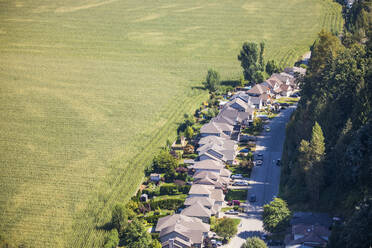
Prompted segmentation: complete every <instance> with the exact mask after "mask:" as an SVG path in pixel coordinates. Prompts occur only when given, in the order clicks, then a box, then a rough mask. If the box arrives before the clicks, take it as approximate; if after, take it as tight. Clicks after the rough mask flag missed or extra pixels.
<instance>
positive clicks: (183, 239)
mask: <svg viewBox="0 0 372 248" xmlns="http://www.w3.org/2000/svg"><path fill="white" fill-rule="evenodd" d="M209 230H210V227H209V225H207V224H205V223H203V222H202V221H201V220H200V219H199V218H195V217H188V216H185V215H182V214H174V215H169V216H166V217H163V218H160V219H159V220H158V223H157V225H156V228H155V231H156V232H159V238H160V242H161V243H162V247H164V248H175V247H177V248H186V247H187V248H191V247H202V244H203V240H204V238H205V237H206V236H207V235H208V232H209Z"/></svg>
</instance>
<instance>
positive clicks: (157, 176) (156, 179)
mask: <svg viewBox="0 0 372 248" xmlns="http://www.w3.org/2000/svg"><path fill="white" fill-rule="evenodd" d="M160 179H161V176H160V174H158V173H151V174H150V180H151V181H153V182H159V181H160Z"/></svg>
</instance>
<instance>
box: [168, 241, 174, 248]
mask: <svg viewBox="0 0 372 248" xmlns="http://www.w3.org/2000/svg"><path fill="white" fill-rule="evenodd" d="M168 243H169V248H174V239H170V240H169V242H168Z"/></svg>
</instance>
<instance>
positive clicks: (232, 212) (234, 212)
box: [225, 209, 239, 215]
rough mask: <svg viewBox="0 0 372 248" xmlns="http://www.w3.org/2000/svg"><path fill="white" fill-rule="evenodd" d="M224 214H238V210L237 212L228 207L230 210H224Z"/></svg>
mask: <svg viewBox="0 0 372 248" xmlns="http://www.w3.org/2000/svg"><path fill="white" fill-rule="evenodd" d="M225 214H232V215H238V214H239V212H238V211H235V210H232V209H230V210H228V211H226V212H225Z"/></svg>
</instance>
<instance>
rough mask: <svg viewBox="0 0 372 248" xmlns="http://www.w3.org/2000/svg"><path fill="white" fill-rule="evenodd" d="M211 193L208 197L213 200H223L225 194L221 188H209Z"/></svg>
mask: <svg viewBox="0 0 372 248" xmlns="http://www.w3.org/2000/svg"><path fill="white" fill-rule="evenodd" d="M210 191H211V192H212V194H211V195H210V197H211V198H212V199H213V200H215V201H224V199H225V195H224V194H223V191H222V189H211V190H210Z"/></svg>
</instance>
